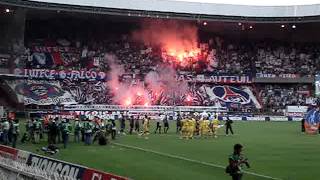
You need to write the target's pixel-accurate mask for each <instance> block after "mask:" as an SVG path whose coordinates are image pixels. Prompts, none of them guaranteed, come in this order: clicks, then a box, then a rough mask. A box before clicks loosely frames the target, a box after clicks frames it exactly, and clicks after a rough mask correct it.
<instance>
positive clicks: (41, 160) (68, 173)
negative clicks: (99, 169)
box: [27, 154, 85, 179]
mask: <svg viewBox="0 0 320 180" xmlns="http://www.w3.org/2000/svg"><path fill="white" fill-rule="evenodd" d="M27 165H29V166H31V167H33V168H38V169H40V170H43V171H46V172H47V173H49V174H52V175H59V176H60V177H68V178H71V179H82V176H83V173H84V171H85V168H83V167H80V166H77V165H73V164H70V163H65V162H62V161H58V160H54V159H51V158H47V157H43V156H38V155H35V154H30V156H29V159H28V161H27Z"/></svg>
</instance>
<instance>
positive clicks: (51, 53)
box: [1, 35, 320, 111]
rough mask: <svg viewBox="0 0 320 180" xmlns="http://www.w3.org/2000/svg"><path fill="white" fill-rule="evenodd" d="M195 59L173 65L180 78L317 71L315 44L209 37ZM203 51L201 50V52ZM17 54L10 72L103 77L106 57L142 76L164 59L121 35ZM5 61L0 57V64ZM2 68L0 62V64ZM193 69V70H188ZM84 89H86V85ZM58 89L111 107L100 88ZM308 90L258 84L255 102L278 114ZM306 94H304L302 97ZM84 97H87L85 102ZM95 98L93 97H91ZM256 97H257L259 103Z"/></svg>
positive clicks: (39, 45) (40, 43)
mask: <svg viewBox="0 0 320 180" xmlns="http://www.w3.org/2000/svg"><path fill="white" fill-rule="evenodd" d="M199 46H201V47H200V49H201V51H202V52H201V53H202V56H201V58H202V59H201V60H200V61H199V64H197V65H196V66H194V64H193V66H192V67H182V66H174V67H175V68H176V69H177V71H178V72H180V73H181V72H182V71H183V72H182V73H195V72H196V73H209V74H217V75H244V74H245V75H251V76H255V75H256V74H271V75H273V76H281V75H282V74H295V75H297V76H310V75H314V74H316V73H317V72H318V71H319V70H320V63H319V62H320V51H319V48H318V47H319V45H317V44H299V43H296V44H295V43H293V44H285V43H281V42H274V41H264V42H241V41H231V40H227V39H222V38H218V37H216V38H211V39H210V38H209V39H208V41H203V42H201V43H200V44H199ZM203 47H204V48H203ZM14 49H15V51H17V52H19V53H17V54H18V55H16V56H13V57H14V58H15V59H14V61H13V62H14V65H15V67H20V68H21V67H24V68H45V69H64V70H66V69H68V70H94V71H103V72H108V70H109V69H110V58H109V59H108V57H109V55H114V56H112V57H116V58H115V59H113V62H114V63H117V64H121V65H122V66H123V68H124V70H125V74H131V75H132V76H131V77H143V76H144V75H145V74H146V73H148V72H150V71H151V70H155V69H157V66H158V65H159V64H160V63H159V62H162V63H166V62H164V61H165V60H164V56H163V54H162V52H161V48H159V47H150V46H146V45H144V44H141V43H137V42H133V41H132V40H131V39H130V38H129V36H127V35H121V36H119V37H113V38H110V39H101V40H100V41H93V40H92V41H87V42H85V41H80V40H66V39H58V40H47V39H46V40H33V41H30V42H28V43H27V45H26V47H25V48H22V47H21V45H20V46H19V45H15V46H14ZM22 51H23V53H22ZM3 59H5V58H3V57H2V60H3ZM1 65H5V62H3V63H2V62H1ZM194 68H197V69H194ZM89 84H90V85H89ZM62 87H63V88H66V87H67V88H68V89H71V90H70V91H71V92H72V94H73V95H74V97H75V98H77V102H81V103H90V102H91V103H111V102H110V97H109V96H106V94H108V87H107V84H106V83H97V82H90V83H81V82H72V81H69V80H65V81H63V82H62ZM309 89H310V87H309V86H305V85H303V86H301V85H299V86H297V85H294V86H283V85H281V86H280V85H270V84H269V85H264V86H263V87H261V88H260V91H259V97H261V98H260V100H261V103H262V105H263V106H264V107H265V108H267V109H273V110H274V111H277V109H284V107H285V106H286V105H303V104H305V103H306V98H307V97H308V96H310V92H309ZM305 92H309V93H307V94H306V93H305ZM88 95H89V97H88ZM96 97H98V98H96ZM259 97H257V98H259Z"/></svg>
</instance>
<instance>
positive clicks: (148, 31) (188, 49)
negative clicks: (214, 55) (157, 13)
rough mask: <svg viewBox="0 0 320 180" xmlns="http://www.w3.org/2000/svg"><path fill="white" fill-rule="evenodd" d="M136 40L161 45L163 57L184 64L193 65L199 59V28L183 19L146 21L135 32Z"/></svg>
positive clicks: (170, 61)
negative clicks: (182, 20)
mask: <svg viewBox="0 0 320 180" xmlns="http://www.w3.org/2000/svg"><path fill="white" fill-rule="evenodd" d="M133 38H134V40H139V41H142V42H144V44H146V45H149V46H159V47H161V50H162V58H163V59H164V60H165V61H167V62H169V63H175V64H180V65H182V66H187V65H191V64H192V63H193V62H195V61H197V60H198V59H199V56H200V53H201V50H200V48H199V47H198V28H197V27H196V26H195V25H193V24H190V23H187V22H181V21H174V20H170V21H162V20H158V21H146V22H143V23H142V25H141V29H140V30H138V31H135V32H134V33H133Z"/></svg>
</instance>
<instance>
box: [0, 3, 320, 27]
mask: <svg viewBox="0 0 320 180" xmlns="http://www.w3.org/2000/svg"><path fill="white" fill-rule="evenodd" d="M186 1H197V2H185V1H182V0H108V1H106V0H90V1H88V0H68V1H66V0H0V3H1V4H7V5H15V6H22V7H28V8H41V9H52V10H66V11H78V12H90V13H102V14H111V15H125V16H142V17H156V18H182V19H190V18H191V19H197V20H221V21H260V22H310V21H319V20H320V4H314V5H313V4H312V3H313V2H317V0H305V1H304V3H306V4H307V5H286V6H285V5H283V4H281V3H280V2H282V3H283V2H284V1H285V0H283V1H278V4H276V5H277V6H260V5H258V4H257V5H230V4H216V3H208V2H205V1H209V0H186ZM200 1H201V2H200ZM217 1H218V0H214V2H217ZM229 1H230V2H235V1H237V0H229ZM229 1H224V3H228V2H229ZM250 1H251V2H253V0H250ZM318 1H319V0H318ZM238 2H240V1H238ZM244 2H245V1H244ZM255 2H259V1H255ZM272 2H276V1H274V0H273V1H272ZM286 2H288V1H286ZM290 2H292V3H293V4H297V3H298V1H297V0H293V1H290ZM304 3H303V4H304ZM280 5H281V6H280Z"/></svg>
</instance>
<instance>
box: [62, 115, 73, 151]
mask: <svg viewBox="0 0 320 180" xmlns="http://www.w3.org/2000/svg"><path fill="white" fill-rule="evenodd" d="M61 130H62V141H63V147H64V148H67V145H68V142H69V134H70V133H71V131H72V127H71V124H70V123H69V119H65V120H64V121H63V122H62V124H61Z"/></svg>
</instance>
